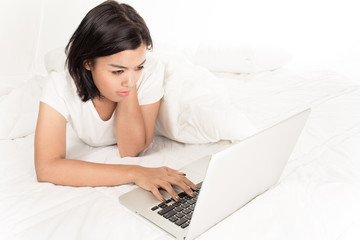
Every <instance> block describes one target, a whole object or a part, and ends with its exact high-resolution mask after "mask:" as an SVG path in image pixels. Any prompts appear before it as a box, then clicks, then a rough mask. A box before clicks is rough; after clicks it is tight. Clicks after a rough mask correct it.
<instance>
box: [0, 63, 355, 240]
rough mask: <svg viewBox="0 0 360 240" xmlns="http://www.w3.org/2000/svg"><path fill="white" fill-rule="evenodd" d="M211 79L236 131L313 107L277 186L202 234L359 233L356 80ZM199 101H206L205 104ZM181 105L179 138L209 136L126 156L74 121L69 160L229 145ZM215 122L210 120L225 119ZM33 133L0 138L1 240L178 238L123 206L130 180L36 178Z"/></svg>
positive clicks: (168, 160)
mask: <svg viewBox="0 0 360 240" xmlns="http://www.w3.org/2000/svg"><path fill="white" fill-rule="evenodd" d="M206 74H207V73H206ZM211 81H213V82H214V85H211V86H216V84H218V85H220V86H222V89H221V91H220V92H221V93H223V92H225V93H226V94H227V95H226V96H224V95H221V94H220V97H221V96H223V99H224V101H225V102H226V103H230V104H228V105H226V106H229V107H230V108H231V109H232V110H234V109H236V112H237V113H238V114H239V115H238V117H239V119H240V120H241V121H239V122H238V125H239V126H238V127H239V129H240V130H241V127H242V125H241V124H242V121H248V123H249V124H251V125H253V126H254V127H255V128H256V129H261V128H264V127H267V126H269V125H271V124H273V123H275V122H277V121H279V120H281V119H283V118H284V117H286V116H288V115H290V114H292V113H295V112H297V111H299V110H301V109H303V108H305V107H311V108H312V113H311V116H310V118H309V121H308V123H307V125H306V126H305V129H304V131H303V134H302V136H301V138H300V139H299V142H298V145H297V147H296V149H295V150H294V152H293V154H292V156H291V158H290V160H289V162H288V164H287V166H286V168H285V171H284V173H283V175H282V177H281V179H280V181H279V183H278V184H277V185H275V186H274V187H272V188H271V189H270V190H268V191H267V192H265V193H264V194H262V195H260V196H258V197H257V198H256V199H254V200H253V201H251V202H250V203H249V204H247V205H246V206H245V207H243V208H241V209H240V210H238V211H237V212H235V213H234V214H232V215H231V216H229V217H228V218H226V219H225V220H224V221H222V222H220V223H219V224H217V225H216V226H214V227H213V228H211V229H210V230H209V231H207V232H205V233H204V234H203V235H201V236H200V237H199V239H359V237H360V230H359V229H360V204H359V203H360V148H359V144H360V108H359V106H360V88H359V85H357V84H354V83H352V82H350V81H348V80H347V79H345V78H344V77H342V76H341V75H338V74H334V73H331V72H320V71H316V72H314V71H312V72H311V71H297V72H294V71H289V70H286V69H283V70H281V69H280V70H277V71H274V72H267V73H261V74H255V75H251V74H250V75H240V76H232V77H231V78H230V77H219V78H212V79H211ZM169 83H170V82H169ZM170 86H171V85H168V86H166V87H167V88H166V91H167V93H169V91H171V90H173V91H177V90H176V89H171V88H170ZM174 86H175V85H174ZM207 89H208V88H207ZM205 93H206V91H205ZM215 95H216V97H218V95H217V94H215ZM173 96H177V95H173ZM180 96H181V95H180ZM192 96H194V97H196V96H195V95H192ZM171 97H172V96H170V95H168V96H165V98H164V101H168V102H171V101H172V99H171ZM208 97H209V95H206V94H205V98H206V99H208ZM184 101H185V100H184ZM189 101H190V100H189ZM199 102H201V101H199ZM183 103H184V102H183ZM214 104H215V105H213V106H225V105H222V104H223V103H220V104H219V105H216V104H217V103H214ZM203 106H206V105H201V104H200V106H199V107H203ZM177 107H179V105H178V106H177ZM180 107H183V110H181V113H186V114H188V115H184V116H181V115H180V114H178V115H177V117H178V118H177V119H176V120H174V121H176V124H175V125H173V126H175V127H176V128H174V129H178V128H179V129H180V130H184V132H185V133H186V134H188V135H186V136H183V135H181V134H185V133H184V132H182V131H180V130H179V132H176V131H175V130H174V129H173V130H174V132H173V133H172V134H174V135H173V136H175V137H174V138H175V139H176V137H184V139H191V138H196V136H199V138H200V139H202V141H204V140H207V142H208V143H202V144H189V143H188V144H185V143H180V142H178V141H173V140H170V139H169V138H166V137H163V136H160V135H158V136H155V137H154V141H153V143H152V144H151V145H150V147H149V148H148V149H147V150H146V151H144V152H143V153H142V154H141V156H139V157H137V158H122V159H121V158H120V157H119V156H118V153H117V149H116V147H115V146H109V147H104V148H92V147H89V146H87V145H85V144H84V143H82V142H81V141H80V140H78V139H77V138H76V136H74V133H73V132H72V130H71V128H69V129H68V141H67V148H68V150H67V151H68V153H69V157H72V158H78V159H83V160H87V161H93V162H103V163H109V164H114V163H124V164H126V163H132V164H133V163H136V164H141V165H144V166H162V165H166V166H169V167H173V168H181V167H182V166H184V165H185V164H187V163H189V162H191V161H193V160H196V159H198V158H200V157H202V156H204V155H207V154H211V153H214V152H216V151H219V150H221V149H223V148H225V147H226V146H228V145H229V144H231V143H230V141H224V140H223V141H220V142H216V143H210V142H212V140H213V139H212V138H207V137H208V136H207V135H208V134H209V132H205V133H201V132H200V133H199V134H200V135H191V134H190V132H191V131H193V132H194V133H196V131H199V129H200V130H201V129H205V128H198V127H196V125H194V127H193V129H191V127H190V126H191V125H190V123H187V122H186V121H188V119H189V118H190V119H191V117H193V115H194V113H193V112H192V111H194V110H192V109H186V107H185V105H180ZM189 107H190V108H191V106H189ZM178 109H181V108H177V109H176V111H178ZM211 110H219V109H217V108H213V109H211ZM169 111H170V110H169ZM219 111H221V109H220V110H219ZM232 113H233V112H226V111H225V112H223V114H225V115H224V116H225V117H227V116H230V117H233V116H232ZM226 114H228V115H226ZM224 116H221V117H224ZM192 121H195V120H192ZM201 121H203V120H201ZM195 122H196V121H195ZM181 123H185V127H184V126H182V125H181ZM213 123H214V125H212V126H221V125H217V124H218V122H216V121H214V122H213ZM234 124H235V123H231V127H234V126H235V125H234ZM228 126H230V124H229V125H228ZM182 127H183V128H182ZM186 127H189V128H190V130H189V131H187V130H186ZM235 127H236V126H235ZM223 133H224V132H223ZM168 134H170V133H168ZM176 134H178V135H176ZM201 134H203V135H201ZM210 134H211V132H210ZM212 136H215V137H214V140H215V139H216V138H218V137H220V136H230V135H227V134H226V132H225V134H223V135H221V133H219V134H218V135H212ZM237 136H239V135H237ZM33 137H34V136H33V133H30V135H27V136H25V137H20V138H15V139H13V140H9V139H6V140H0V153H1V159H0V176H1V178H0V239H172V237H171V236H170V235H168V234H167V233H166V232H164V231H162V230H161V229H159V228H157V227H156V226H154V225H152V224H151V223H149V222H148V221H146V220H144V219H143V218H141V217H139V216H137V215H136V214H134V213H132V212H130V211H129V210H128V209H126V208H125V207H123V206H122V205H121V204H119V202H118V197H119V196H120V195H121V194H123V193H125V192H127V191H129V190H131V189H133V188H135V187H136V186H134V185H123V186H118V187H97V188H90V187H82V188H76V187H64V186H55V185H53V184H49V183H38V182H37V181H36V175H35V170H34V165H33ZM177 140H181V139H180V138H179V139H177ZM210 140H211V141H210ZM228 140H232V139H228ZM199 142H201V141H199ZM221 194H224V196H226V193H221ZM209 217H211V213H209Z"/></svg>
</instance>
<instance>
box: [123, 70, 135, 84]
mask: <svg viewBox="0 0 360 240" xmlns="http://www.w3.org/2000/svg"><path fill="white" fill-rule="evenodd" d="M134 83H135V76H134V74H132V73H128V74H127V75H126V76H125V77H124V78H123V79H122V81H121V86H122V87H127V88H132V87H133V86H134Z"/></svg>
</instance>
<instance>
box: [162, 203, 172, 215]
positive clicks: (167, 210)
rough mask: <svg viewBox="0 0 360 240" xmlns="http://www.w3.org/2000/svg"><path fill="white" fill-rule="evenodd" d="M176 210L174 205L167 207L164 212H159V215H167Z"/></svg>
mask: <svg viewBox="0 0 360 240" xmlns="http://www.w3.org/2000/svg"><path fill="white" fill-rule="evenodd" d="M173 209H174V206H173V205H170V206H167V207H166V208H163V209H162V210H160V211H158V214H160V215H164V214H165V213H167V212H169V211H171V210H173Z"/></svg>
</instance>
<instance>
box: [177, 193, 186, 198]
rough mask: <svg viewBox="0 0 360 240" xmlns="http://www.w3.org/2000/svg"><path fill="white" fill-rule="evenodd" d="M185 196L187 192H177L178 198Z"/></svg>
mask: <svg viewBox="0 0 360 240" xmlns="http://www.w3.org/2000/svg"><path fill="white" fill-rule="evenodd" d="M186 196H187V194H186V193H185V192H181V193H179V197H180V198H184V197H186Z"/></svg>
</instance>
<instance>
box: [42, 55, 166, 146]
mask: <svg viewBox="0 0 360 240" xmlns="http://www.w3.org/2000/svg"><path fill="white" fill-rule="evenodd" d="M163 79H164V66H163V65H162V64H161V63H160V62H159V61H157V60H155V59H154V58H151V57H147V59H146V62H145V64H144V69H143V71H142V73H141V76H140V79H139V80H138V82H137V91H138V100H139V104H140V105H147V104H151V103H155V102H157V101H159V100H160V99H161V98H162V96H163V94H164V90H163ZM40 101H41V102H44V103H46V104H48V105H49V106H51V107H53V108H54V109H55V110H57V111H58V112H59V113H60V114H61V115H63V116H64V117H65V119H66V120H67V122H69V123H70V124H71V126H72V128H73V129H74V131H75V132H76V133H77V135H78V137H79V138H80V139H82V140H83V141H84V142H85V143H87V144H89V145H91V146H107V145H112V144H116V132H115V111H114V113H113V115H112V116H111V118H110V119H109V120H107V121H103V120H102V119H101V118H100V116H99V114H98V113H97V111H96V109H95V107H94V104H93V102H92V101H91V100H89V101H87V102H83V101H81V99H80V97H79V96H78V94H77V93H76V86H75V83H74V80H73V79H72V77H71V76H70V75H69V73H67V72H65V71H64V72H52V73H51V74H50V79H49V81H48V82H47V84H46V86H45V87H44V89H43V93H42V96H41V99H40Z"/></svg>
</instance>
